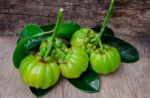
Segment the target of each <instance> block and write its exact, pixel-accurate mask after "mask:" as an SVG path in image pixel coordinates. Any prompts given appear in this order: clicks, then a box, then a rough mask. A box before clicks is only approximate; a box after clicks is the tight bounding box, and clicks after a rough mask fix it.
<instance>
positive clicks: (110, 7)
mask: <svg viewBox="0 0 150 98" xmlns="http://www.w3.org/2000/svg"><path fill="white" fill-rule="evenodd" d="M114 2H115V0H111V2H110V5H109V8H108V10H107V13H106V16H105V18H104V21H103V23H102V27H101V29H100V33H99V37H100V38H101V36H102V34H103V32H104V30H105V27H106V25H107V23H108V20H109V18H110V15H111V12H112V9H113V7H114Z"/></svg>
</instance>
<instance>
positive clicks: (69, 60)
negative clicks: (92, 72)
mask: <svg viewBox="0 0 150 98" xmlns="http://www.w3.org/2000/svg"><path fill="white" fill-rule="evenodd" d="M88 62H89V58H88V55H87V53H86V51H85V50H84V49H82V48H79V47H72V48H70V49H69V50H68V53H67V54H66V57H65V59H64V61H62V62H60V65H59V67H60V71H61V74H62V75H63V76H64V77H66V78H78V77H80V75H81V74H82V73H83V72H84V71H86V69H87V67H88Z"/></svg>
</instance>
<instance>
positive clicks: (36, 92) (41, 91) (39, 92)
mask: <svg viewBox="0 0 150 98" xmlns="http://www.w3.org/2000/svg"><path fill="white" fill-rule="evenodd" d="M30 90H31V92H32V93H33V94H34V95H35V96H36V97H40V96H42V95H44V94H45V93H47V92H48V91H49V90H50V88H48V89H36V88H34V87H30Z"/></svg>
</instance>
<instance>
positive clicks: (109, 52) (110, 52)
mask: <svg viewBox="0 0 150 98" xmlns="http://www.w3.org/2000/svg"><path fill="white" fill-rule="evenodd" d="M90 62H91V66H92V69H93V70H94V71H95V72H97V73H99V74H109V73H112V72H114V71H115V70H117V68H118V67H119V65H120V63H121V59H120V54H119V52H118V50H117V49H116V48H114V47H110V46H108V45H103V50H101V49H97V50H96V51H94V52H93V53H92V54H91V56H90Z"/></svg>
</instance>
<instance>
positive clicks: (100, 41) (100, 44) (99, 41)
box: [96, 35, 103, 50]
mask: <svg viewBox="0 0 150 98" xmlns="http://www.w3.org/2000/svg"><path fill="white" fill-rule="evenodd" d="M96 38H97V40H98V44H99V47H100V49H101V50H103V44H102V40H101V39H100V38H99V35H97V36H96Z"/></svg>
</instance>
